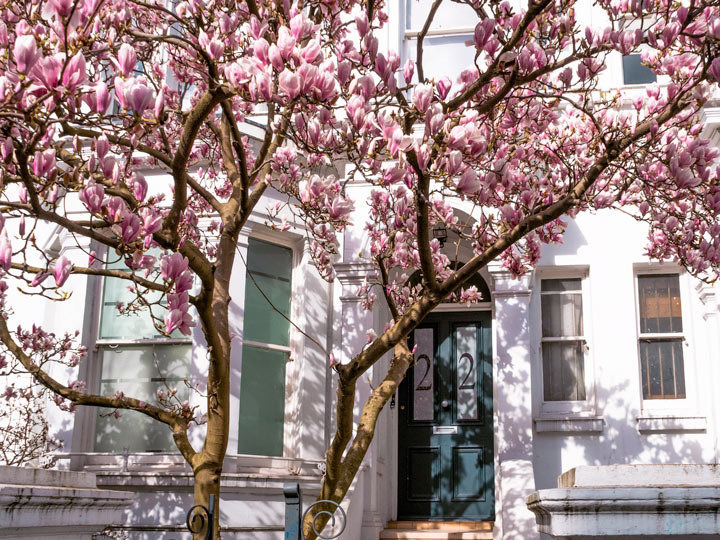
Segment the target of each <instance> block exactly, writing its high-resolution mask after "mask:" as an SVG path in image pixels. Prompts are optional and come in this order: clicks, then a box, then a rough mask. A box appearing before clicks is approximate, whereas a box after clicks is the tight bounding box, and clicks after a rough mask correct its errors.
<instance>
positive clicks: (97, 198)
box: [79, 182, 105, 214]
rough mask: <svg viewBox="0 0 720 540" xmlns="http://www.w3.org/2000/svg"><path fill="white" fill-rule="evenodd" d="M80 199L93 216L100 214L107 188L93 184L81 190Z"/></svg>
mask: <svg viewBox="0 0 720 540" xmlns="http://www.w3.org/2000/svg"><path fill="white" fill-rule="evenodd" d="M79 197H80V200H81V201H82V202H83V204H84V205H85V206H86V207H87V209H88V211H89V212H90V213H91V214H99V213H100V211H101V209H102V203H103V199H104V198H105V188H104V187H103V186H101V185H100V184H96V183H94V182H91V183H89V184H88V185H87V186H85V187H84V188H82V189H81V190H80V193H79Z"/></svg>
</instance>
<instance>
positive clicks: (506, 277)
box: [489, 264, 539, 540]
mask: <svg viewBox="0 0 720 540" xmlns="http://www.w3.org/2000/svg"><path fill="white" fill-rule="evenodd" d="M489 271H490V274H491V275H492V278H493V282H494V291H493V293H492V298H493V306H494V324H493V329H494V332H493V334H494V344H493V350H494V362H493V401H494V410H495V434H496V438H495V507H496V522H495V533H494V536H495V539H496V540H501V539H502V540H506V539H507V540H510V539H517V538H523V539H525V540H532V539H538V538H539V533H538V532H537V527H536V525H535V518H534V516H533V514H532V513H531V512H530V511H529V510H528V509H527V506H526V504H525V500H526V499H527V497H528V496H529V495H530V494H531V493H533V491H534V490H535V479H534V475H533V445H532V438H533V426H532V398H531V395H532V393H531V390H532V388H531V367H532V366H531V359H532V355H531V343H530V331H529V313H530V296H531V293H532V290H531V277H530V276H524V277H522V278H520V279H515V278H514V277H513V276H512V275H511V273H510V272H508V271H507V270H506V269H505V268H503V267H502V266H501V265H499V264H493V265H491V266H490V267H489Z"/></svg>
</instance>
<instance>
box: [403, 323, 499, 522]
mask: <svg viewBox="0 0 720 540" xmlns="http://www.w3.org/2000/svg"><path fill="white" fill-rule="evenodd" d="M411 341H412V345H413V347H415V353H414V354H415V363H414V365H413V366H411V367H410V369H409V370H408V373H407V376H406V377H405V380H404V381H403V382H402V384H401V385H400V388H399V390H398V392H399V400H398V401H399V448H398V474H399V479H398V519H442V520H452V519H457V520H485V519H493V518H494V492H493V487H494V480H493V457H492V456H493V431H492V360H491V358H492V355H491V333H490V314H489V313H486V312H475V313H472V312H470V313H442V314H437V315H432V316H430V317H428V318H427V319H426V320H425V321H423V323H422V324H421V325H420V326H418V328H417V329H416V330H415V332H414V333H413V336H412V340H411Z"/></svg>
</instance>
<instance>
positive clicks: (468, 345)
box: [455, 325, 478, 420]
mask: <svg viewBox="0 0 720 540" xmlns="http://www.w3.org/2000/svg"><path fill="white" fill-rule="evenodd" d="M455 346H456V351H455V358H456V359H457V360H456V362H457V367H456V376H455V377H456V378H455V385H456V389H457V419H458V420H476V419H477V418H478V400H477V395H478V362H477V361H478V358H477V327H476V326H475V325H472V326H458V327H457V328H455Z"/></svg>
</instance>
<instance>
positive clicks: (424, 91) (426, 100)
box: [412, 84, 433, 113]
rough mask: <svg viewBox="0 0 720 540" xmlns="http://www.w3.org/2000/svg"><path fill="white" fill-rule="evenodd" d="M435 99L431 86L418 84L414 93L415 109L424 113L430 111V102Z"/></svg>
mask: <svg viewBox="0 0 720 540" xmlns="http://www.w3.org/2000/svg"><path fill="white" fill-rule="evenodd" d="M432 98H433V87H432V85H431V84H418V85H417V86H416V87H415V91H414V92H413V97H412V101H413V105H415V108H416V109H417V110H418V111H420V112H422V113H424V112H425V111H427V110H428V107H429V106H430V102H431V101H432Z"/></svg>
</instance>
